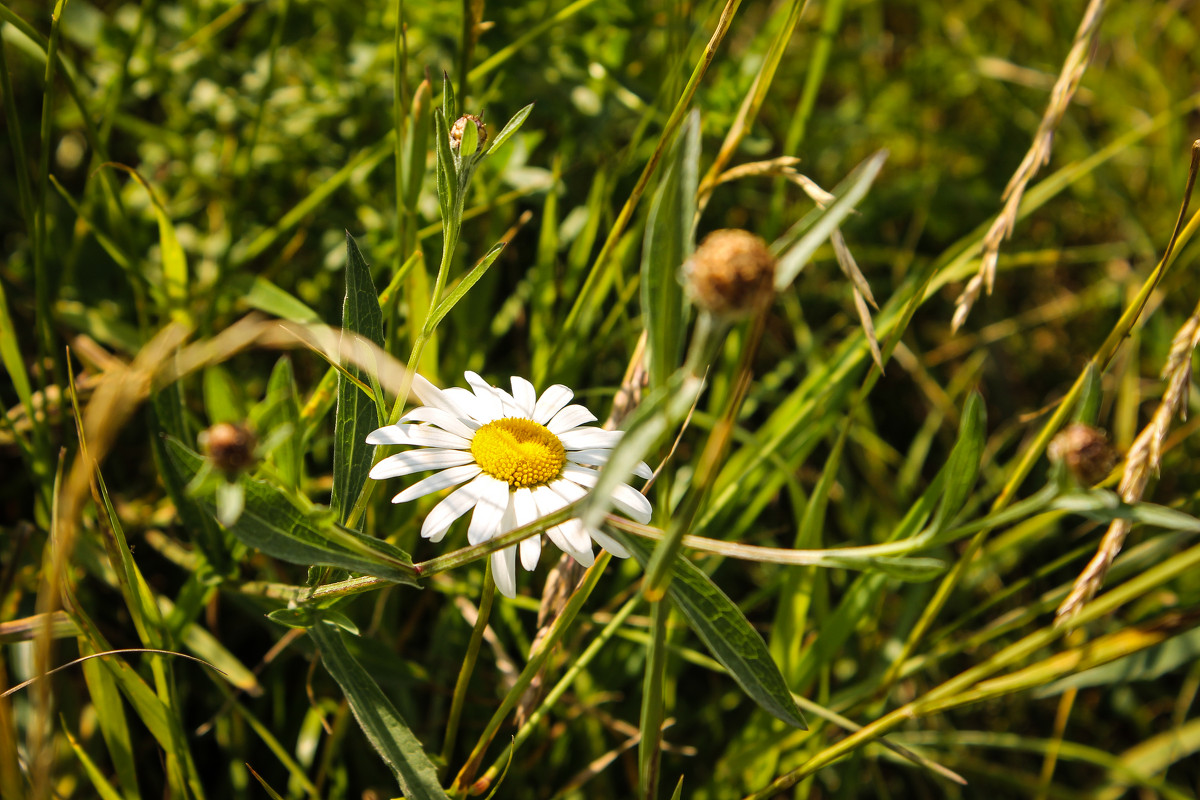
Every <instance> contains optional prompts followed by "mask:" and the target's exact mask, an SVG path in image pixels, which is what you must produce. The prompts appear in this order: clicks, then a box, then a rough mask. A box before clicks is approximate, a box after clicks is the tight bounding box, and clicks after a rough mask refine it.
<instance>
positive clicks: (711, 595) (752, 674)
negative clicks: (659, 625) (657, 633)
mask: <svg viewBox="0 0 1200 800" xmlns="http://www.w3.org/2000/svg"><path fill="white" fill-rule="evenodd" d="M610 530H611V531H612V532H613V533H614V535H616V536H618V537H619V538H620V541H621V543H622V544H624V545H625V546H626V547H627V548H628V549H629V552H631V553H633V556H634V558H636V559H637V560H638V562H639V563H641V564H642V566H643V567H644V566H645V565H646V564H647V563H649V561H650V554H651V550H650V547H649V546H648V545H647V544H646V542H645V541H644V540H642V539H640V538H639V537H636V536H628V535H626V534H624V533H621V532H620V531H617V530H616V529H610ZM674 573H675V577H674V580H672V581H671V582H670V584H669V585H668V587H667V594H668V595H669V596H670V598H671V600H672V601H673V602H674V603H675V605H676V607H677V608H678V609H679V610H680V611H682V612H683V616H684V617H685V618H686V619H687V621H688V624H689V625H690V626H691V628H692V630H694V631H695V632H696V635H697V636H699V637H700V640H701V641H703V642H704V644H705V646H706V647H708V649H709V652H711V653H712V654H713V657H715V658H716V659H717V661H719V662H721V666H723V667H725V669H727V670H728V671H729V674H730V675H732V676H733V679H734V680H736V681H737V682H738V685H739V686H741V687H742V690H743V691H744V692H745V693H746V694H747V695H748V696H749V697H750V698H751V699H752V700H754V702H756V703H758V705H759V706H761V707H762V708H763V710H764V711H766V712H767V713H769V714H771V715H772V716H773V717H775V718H777V719H780V720H782V721H784V722H786V723H788V724H789V725H794V726H796V727H797V728H800V729H801V730H808V726H807V725H806V724H805V723H804V717H803V715H801V713H800V709H798V708H797V707H796V701H795V700H793V699H792V694H791V692H790V691H788V687H787V684H786V683H785V682H784V680H783V676H782V675H781V674H780V673H779V667H778V666H776V665H775V661H774V660H773V659H772V658H771V653H770V652H769V651H768V650H767V645H766V643H765V642H764V641H763V639H762V636H760V635H759V633H758V631H756V630H754V628H753V626H751V625H750V621H749V620H747V619H746V616H745V614H743V613H742V610H741V609H740V608H738V607H737V605H736V604H734V602H733V601H732V600H730V599H729V596H728V595H726V594H725V593H724V592H723V591H721V589H720V588H719V587H718V586H717V585H716V584H715V583H713V582H712V579H711V578H709V577H708V575H706V574H705V573H704V572H703V571H701V570H700V569H699V568H698V567H697V566H696V565H695V564H693V563H692V562H691V561H689V560H688V559H686V558H682V557H681V558H677V559H675V562H674Z"/></svg>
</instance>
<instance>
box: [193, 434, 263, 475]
mask: <svg viewBox="0 0 1200 800" xmlns="http://www.w3.org/2000/svg"><path fill="white" fill-rule="evenodd" d="M257 444H258V440H257V438H256V437H255V435H254V432H253V431H251V430H250V429H249V428H247V427H246V426H245V425H242V424H241V423H238V424H236V425H234V424H231V423H228V422H218V423H217V424H216V425H213V426H212V427H211V428H209V429H208V430H206V431H204V432H203V433H201V434H200V446H201V447H203V448H204V451H205V452H206V453H207V454H208V457H209V459H210V460H211V461H212V464H213V466H214V467H216V468H217V469H219V470H221V471H222V472H224V473H225V474H226V475H235V474H237V473H239V472H241V471H242V470H244V469H246V468H247V467H249V466H250V465H251V464H253V463H254V447H255V445H257Z"/></svg>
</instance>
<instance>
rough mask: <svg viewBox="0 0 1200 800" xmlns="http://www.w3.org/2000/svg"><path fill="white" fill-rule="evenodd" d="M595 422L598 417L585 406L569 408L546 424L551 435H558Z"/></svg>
mask: <svg viewBox="0 0 1200 800" xmlns="http://www.w3.org/2000/svg"><path fill="white" fill-rule="evenodd" d="M595 421H596V415H595V414H593V413H592V412H590V411H588V410H587V409H586V408H584V407H583V406H567V407H566V408H564V409H563V410H562V411H559V412H558V413H557V414H555V415H554V418H553V419H551V420H550V421H549V422H548V423H546V427H547V428H549V429H550V432H551V433H555V434H558V433H564V432H566V431H569V430H571V429H572V428H578V427H579V426H580V425H586V424H587V423H589V422H595Z"/></svg>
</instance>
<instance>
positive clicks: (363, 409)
mask: <svg viewBox="0 0 1200 800" xmlns="http://www.w3.org/2000/svg"><path fill="white" fill-rule="evenodd" d="M342 330H343V331H344V332H347V333H354V334H357V335H359V336H361V337H362V338H363V339H366V340H368V341H370V342H374V343H375V344H377V345H380V346H383V313H382V312H381V311H380V310H379V295H378V294H376V293H375V284H374V282H373V281H372V280H371V269H370V267H368V266H367V262H366V260H365V259H364V258H363V256H362V253H361V252H360V251H359V249H358V245H357V244H355V242H354V239H353V237H351V236H350V234H349V233H347V234H346V300H345V302H344V303H343V305H342ZM345 335H346V333H343V336H345ZM346 369H347V371H348V372H351V373H352V374H353V375H354V376H355V377H357V378H360V379H364V380H370V376H369V375H367V374H365V372H364V371H363V370H361V369H359V368H358V367H357V366H355V365H354V364H347V365H346ZM379 425H380V421H379V414H378V411H377V405H376V398H373V397H369V396H368V395H367V394H366V393H364V392H363V391H362V390H361V389H359V388H358V387H357V386H355V385H354V383H352V382H351V381H350V380H348V379H347V378H346V377H345V376H344V375H341V374H339V375H338V399H337V416H336V417H335V421H334V438H333V494H332V496H331V497H330V500H329V504H330V505H331V506H332V507H333V513H334V514H336V515H337V518H338V521H339V522H341V523H342V524H345V523H346V521H347V519H348V518H349V515H350V509H351V508H352V507H353V506H354V500H355V498H357V497H358V493H359V492H360V491H362V488H363V484H365V483H366V482H367V473H368V472H370V471H371V454H372V452H373V451H374V448H373V447H372V446H371V445H369V444H367V434H368V433H370V432H371V431H373V430H375V429H376V428H378V427H379Z"/></svg>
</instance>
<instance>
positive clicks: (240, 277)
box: [229, 272, 321, 323]
mask: <svg viewBox="0 0 1200 800" xmlns="http://www.w3.org/2000/svg"><path fill="white" fill-rule="evenodd" d="M229 291H230V292H231V293H232V294H234V295H235V296H237V297H238V298H239V299H240V300H241V302H243V303H245V304H246V305H248V306H250V307H251V308H256V309H258V310H259V311H262V312H264V313H266V314H270V315H271V316H274V317H279V318H280V319H286V320H290V321H292V322H300V323H308V322H320V321H321V317H320V315H318V314H317V312H316V311H313V310H312V309H311V308H310V307H309V306H308V305H306V304H305V303H304V301H302V300H300V299H299V298H298V297H296V296H295V295H294V294H292V293H291V292H288V291H286V290H284V289H281V288H279V287H278V286H276V285H275V284H274V283H271V281H269V280H267V279H266V278H264V277H263V276H261V275H251V274H250V273H248V272H243V273H240V274H237V275H234V276H232V277H231V278H230V279H229Z"/></svg>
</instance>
